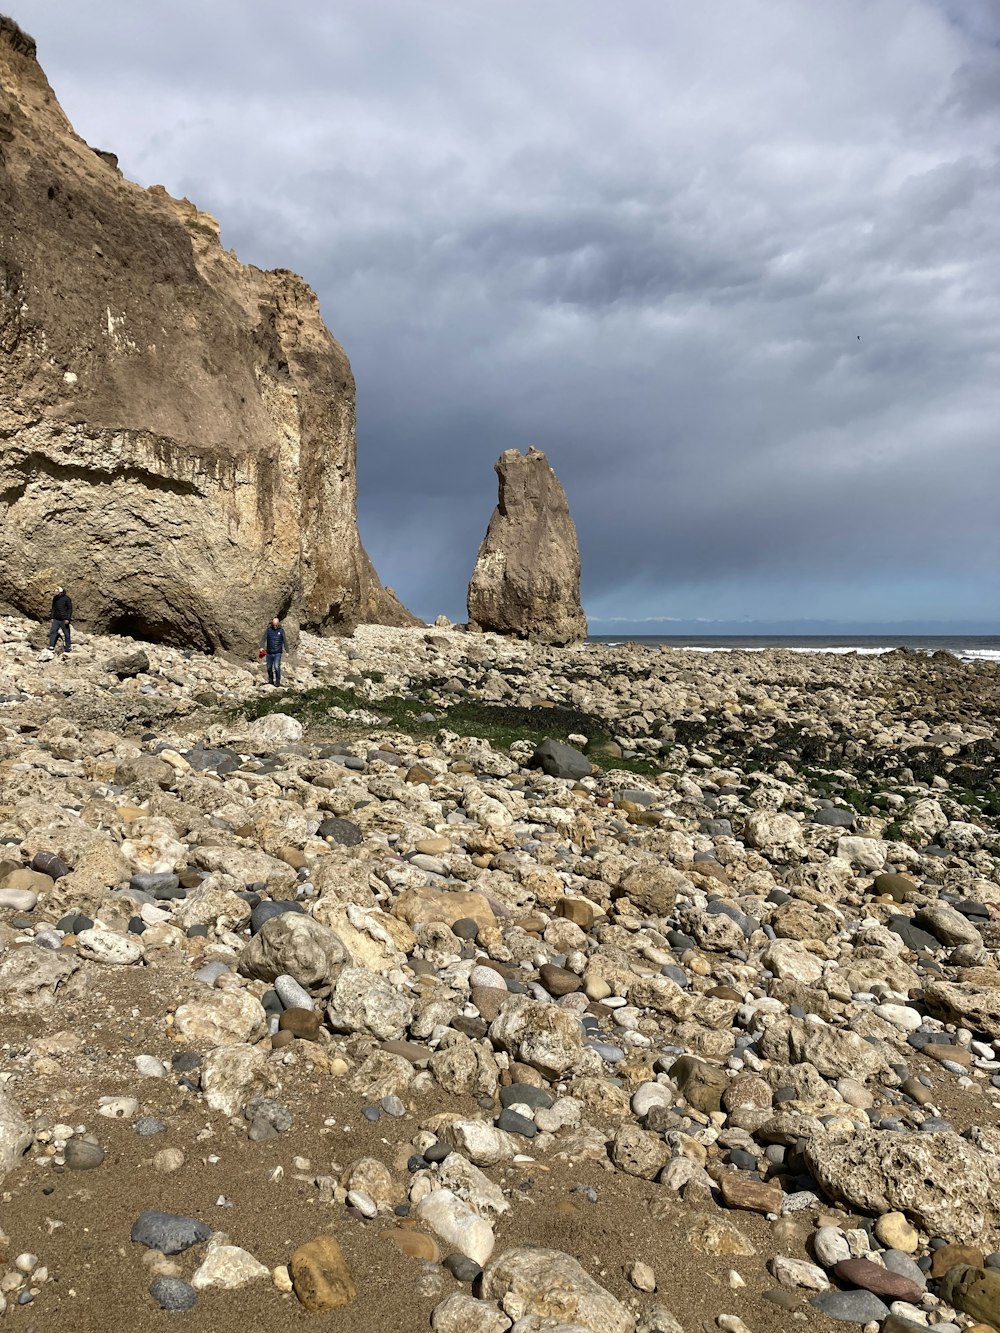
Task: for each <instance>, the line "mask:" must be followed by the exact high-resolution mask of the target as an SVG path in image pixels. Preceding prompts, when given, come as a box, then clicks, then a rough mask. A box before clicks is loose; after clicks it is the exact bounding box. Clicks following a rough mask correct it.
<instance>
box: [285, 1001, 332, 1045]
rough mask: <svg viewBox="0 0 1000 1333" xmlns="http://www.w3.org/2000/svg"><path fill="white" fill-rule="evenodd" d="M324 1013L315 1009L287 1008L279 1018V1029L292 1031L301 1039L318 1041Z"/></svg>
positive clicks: (294, 1035)
mask: <svg viewBox="0 0 1000 1333" xmlns="http://www.w3.org/2000/svg"><path fill="white" fill-rule="evenodd" d="M322 1026H323V1018H322V1015H321V1014H319V1013H317V1012H316V1010H315V1009H286V1010H285V1011H284V1012H283V1013H282V1014H281V1015H280V1017H279V1018H278V1031H279V1032H290V1033H291V1034H292V1036H293V1037H298V1038H299V1040H300V1041H318V1040H319V1031H320V1028H321V1027H322Z"/></svg>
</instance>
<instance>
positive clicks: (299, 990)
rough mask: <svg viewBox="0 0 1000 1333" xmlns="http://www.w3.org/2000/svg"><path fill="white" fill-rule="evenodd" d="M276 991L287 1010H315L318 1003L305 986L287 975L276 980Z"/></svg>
mask: <svg viewBox="0 0 1000 1333" xmlns="http://www.w3.org/2000/svg"><path fill="white" fill-rule="evenodd" d="M274 989H275V990H276V991H277V994H278V999H279V1000H280V1001H281V1003H282V1004H283V1005H284V1006H285V1008H286V1009H310V1010H311V1009H315V1007H316V1002H315V1000H313V997H312V996H311V995H310V994H309V992H308V991H307V990H306V988H305V987H304V986H300V985H299V983H298V982H297V981H296V980H295V978H294V977H290V976H288V975H287V973H284V974H282V975H281V976H280V977H275V978H274Z"/></svg>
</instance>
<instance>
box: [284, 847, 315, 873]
mask: <svg viewBox="0 0 1000 1333" xmlns="http://www.w3.org/2000/svg"><path fill="white" fill-rule="evenodd" d="M278 860H279V861H284V863H285V865H286V866H291V867H292V869H293V870H301V869H302V868H303V866H306V865H308V864H309V861H308V858H307V857H306V855H305V853H304V852H302V851H300V850H299V848H298V847H282V848H280V850H279V851H278Z"/></svg>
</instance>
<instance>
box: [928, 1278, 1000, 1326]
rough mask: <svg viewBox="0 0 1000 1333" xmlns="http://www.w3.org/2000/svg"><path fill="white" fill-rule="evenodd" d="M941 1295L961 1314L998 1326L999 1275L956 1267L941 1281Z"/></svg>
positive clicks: (999, 1307)
mask: <svg viewBox="0 0 1000 1333" xmlns="http://www.w3.org/2000/svg"><path fill="white" fill-rule="evenodd" d="M940 1295H941V1297H942V1299H943V1300H945V1301H947V1303H948V1304H949V1305H953V1306H954V1307H955V1309H956V1310H961V1311H962V1313H963V1314H967V1315H969V1316H970V1317H971V1318H973V1319H979V1320H981V1321H982V1322H983V1323H986V1324H989V1325H990V1326H991V1327H992V1328H997V1327H1000V1273H994V1272H993V1271H992V1270H991V1269H989V1268H972V1267H967V1266H965V1265H963V1264H959V1265H958V1266H957V1267H955V1268H952V1269H951V1270H950V1271H949V1272H948V1273H947V1274H946V1276H945V1277H944V1278H943V1280H942V1282H941V1288H940Z"/></svg>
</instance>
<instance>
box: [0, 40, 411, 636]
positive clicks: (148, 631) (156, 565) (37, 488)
mask: <svg viewBox="0 0 1000 1333" xmlns="http://www.w3.org/2000/svg"><path fill="white" fill-rule="evenodd" d="M0 439H2V441H3V444H2V448H0V503H2V505H3V512H4V525H5V531H6V533H7V537H8V541H7V543H6V547H5V558H4V561H3V564H2V566H0V601H3V602H6V603H8V604H10V605H11V606H14V607H17V608H18V609H20V610H23V611H26V612H28V613H30V614H43V613H45V612H46V610H47V608H48V604H49V600H50V599H51V596H52V589H53V587H54V586H56V585H57V584H65V585H66V586H67V587H68V588H70V590H71V593H72V596H73V601H74V608H75V616H76V619H77V621H78V622H79V623H80V624H87V625H89V626H91V627H93V628H97V629H108V630H112V631H116V632H122V633H126V634H132V635H134V636H136V637H141V638H150V639H153V640H161V641H168V642H177V643H184V644H195V645H198V646H204V647H213V648H223V649H230V650H247V649H250V648H252V647H253V646H255V645H256V641H257V637H258V636H259V634H260V633H261V628H262V626H263V625H264V624H265V623H266V622H267V620H268V619H269V618H270V616H271V615H272V614H275V613H278V614H282V615H286V616H287V617H288V618H289V621H290V623H291V624H294V622H295V621H296V620H298V619H301V621H302V623H303V624H305V625H308V626H313V627H316V628H322V629H341V628H343V627H350V626H351V625H353V624H355V623H357V622H358V621H360V620H384V621H386V622H389V623H394V624H407V623H413V621H412V618H411V617H410V616H409V615H408V613H407V612H405V611H404V610H403V608H402V607H401V606H400V605H399V603H398V602H397V601H396V600H395V598H394V597H393V596H392V595H391V594H390V593H388V592H387V591H386V590H385V589H383V588H382V586H381V584H380V583H379V580H378V578H377V576H376V574H375V571H374V569H373V568H372V565H371V563H370V561H369V559H368V556H367V555H366V554H365V551H364V549H363V547H362V545H361V541H360V538H359V536H358V531H357V523H356V508H355V500H356V473H355V440H354V380H353V377H352V375H351V368H350V365H349V363H348V360H347V357H346V355H345V354H344V351H343V349H342V348H341V347H340V346H339V344H338V343H337V342H336V341H335V340H334V339H333V338H332V337H331V335H330V333H329V332H328V330H327V328H326V326H325V325H324V323H323V320H322V317H321V315H320V311H319V304H318V302H317V299H316V296H315V294H314V293H313V291H312V290H311V289H310V288H309V287H308V286H307V285H306V283H305V282H303V280H302V279H301V278H299V277H297V276H296V275H295V274H293V273H289V272H287V271H286V270H283V269H281V270H276V271H274V272H268V273H265V272H262V271H261V270H260V269H257V268H253V267H252V266H248V265H243V264H241V263H240V262H239V261H238V259H237V258H236V256H235V254H234V253H233V252H232V251H226V250H224V249H223V248H222V246H221V245H220V242H219V226H218V223H217V222H216V221H215V219H214V218H212V217H210V216H209V215H208V214H207V213H203V212H201V211H200V210H199V209H198V208H196V207H195V206H194V205H193V204H192V203H190V202H189V201H188V200H187V199H173V198H171V196H170V195H168V194H167V193H166V191H165V190H164V189H163V187H162V186H153V187H152V188H151V189H149V190H144V189H142V188H141V187H140V186H138V185H135V184H133V183H132V182H131V181H128V180H126V179H125V178H124V177H123V176H122V174H121V172H120V171H119V170H118V169H117V166H116V164H115V159H114V158H113V155H111V154H109V153H99V152H98V151H96V150H95V149H93V148H91V147H90V146H89V145H88V144H86V143H85V142H84V141H83V140H82V139H81V138H80V137H79V136H78V135H77V134H75V133H74V131H73V128H72V126H71V125H70V124H69V121H68V120H67V118H66V116H65V115H64V113H63V111H62V109H61V107H60V106H59V103H58V102H57V101H56V99H55V97H54V95H53V93H52V90H51V88H50V87H49V85H48V82H47V80H46V78H45V74H44V73H43V71H42V69H41V66H40V65H39V64H38V62H37V59H36V57H35V47H34V43H33V42H32V41H31V39H30V38H28V37H26V36H25V34H23V33H22V32H21V31H20V29H18V28H17V26H16V25H15V24H13V23H12V22H11V21H10V20H6V21H5V22H4V24H3V26H2V27H0ZM53 515H60V516H65V517H64V518H58V519H53V517H52V516H53ZM56 533H57V539H56V540H54V534H56ZM251 571H252V575H251ZM237 589H238V590H239V592H238V595H237V594H236V591H235V590H237Z"/></svg>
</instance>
